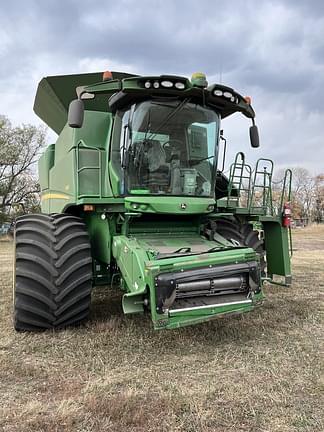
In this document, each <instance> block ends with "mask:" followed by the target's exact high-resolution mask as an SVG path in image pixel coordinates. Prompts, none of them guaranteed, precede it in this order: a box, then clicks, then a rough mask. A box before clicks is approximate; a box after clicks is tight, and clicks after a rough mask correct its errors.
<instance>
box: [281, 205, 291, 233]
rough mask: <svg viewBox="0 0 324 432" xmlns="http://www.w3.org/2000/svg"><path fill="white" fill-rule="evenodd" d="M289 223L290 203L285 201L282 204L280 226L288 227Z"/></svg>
mask: <svg viewBox="0 0 324 432" xmlns="http://www.w3.org/2000/svg"><path fill="white" fill-rule="evenodd" d="M290 223H291V207H290V203H289V202H286V203H285V204H284V206H283V211H282V226H283V227H284V228H288V227H290Z"/></svg>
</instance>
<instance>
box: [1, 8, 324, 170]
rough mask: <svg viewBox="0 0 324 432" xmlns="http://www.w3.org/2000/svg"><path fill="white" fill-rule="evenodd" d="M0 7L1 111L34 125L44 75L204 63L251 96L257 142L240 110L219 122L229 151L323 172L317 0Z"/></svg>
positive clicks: (322, 29)
mask: <svg viewBox="0 0 324 432" xmlns="http://www.w3.org/2000/svg"><path fill="white" fill-rule="evenodd" d="M0 10H1V13H0V114H4V115H6V116H8V117H9V118H10V119H11V120H12V121H13V122H14V123H15V124H17V123H32V124H39V123H40V120H39V119H38V118H37V117H36V115H34V113H33V111H32V106H33V101H34V95H35V92H36V87H37V83H38V82H39V81H40V79H41V78H42V77H43V76H49V75H61V74H70V73H81V72H96V71H101V70H106V69H108V70H115V71H125V72H133V73H136V74H142V75H145V74H165V73H171V74H179V75H184V76H188V77H190V76H191V74H192V72H195V71H202V72H205V73H206V74H207V77H208V81H209V83H212V82H220V81H221V82H222V83H223V84H226V85H229V86H231V87H234V88H235V89H236V90H237V91H238V92H239V93H241V94H243V95H250V96H251V97H252V104H253V107H254V109H255V110H256V114H257V117H256V120H257V124H258V126H259V130H260V138H261V148H260V149H257V150H255V149H250V147H249V141H248V127H249V126H250V122H249V121H248V120H247V119H246V118H244V117H241V116H240V115H239V114H236V115H235V116H233V118H231V119H228V120H225V121H224V123H223V129H224V134H225V136H226V137H227V138H228V147H229V148H230V152H229V158H231V157H232V155H233V154H234V152H236V151H239V150H243V151H245V152H246V153H247V157H248V158H249V159H255V158H256V157H261V156H264V157H271V158H273V159H274V160H275V163H276V165H277V166H279V167H283V166H304V167H306V168H308V169H309V170H310V171H311V173H313V174H317V173H320V172H324V1H323V0H281V1H262V0H251V1H249V0H244V1H240V0H237V1H234V0H233V1H218V0H186V1H185V0H173V1H169V0H163V1H159V0H150V1H147V0H117V1H108V0H106V1H100V0H96V1H90V0H77V1H76V0H64V1H63V0H53V1H52V0H43V1H40V0H38V1H37V0H24V1H19V2H18V1H12V0H11V1H9V0H0ZM54 137H55V135H54V134H53V133H49V140H53V139H54Z"/></svg>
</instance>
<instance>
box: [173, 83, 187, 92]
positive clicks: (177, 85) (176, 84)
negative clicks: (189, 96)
mask: <svg viewBox="0 0 324 432" xmlns="http://www.w3.org/2000/svg"><path fill="white" fill-rule="evenodd" d="M174 86H175V88H177V89H178V90H183V89H184V88H185V85H184V83H182V82H176V83H175V84H174Z"/></svg>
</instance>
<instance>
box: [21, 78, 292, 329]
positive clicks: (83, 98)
mask: <svg viewBox="0 0 324 432" xmlns="http://www.w3.org/2000/svg"><path fill="white" fill-rule="evenodd" d="M75 94H76V95H77V99H75V100H73V99H74V98H75ZM34 109H35V112H36V113H37V114H38V115H39V117H40V118H41V119H43V120H44V121H45V122H46V123H47V124H48V125H49V126H50V127H51V128H52V129H53V130H54V131H55V132H57V133H58V134H59V137H58V139H57V142H56V143H55V144H51V145H49V146H48V148H47V149H46V151H45V152H44V154H43V155H42V156H41V158H40V160H39V176H40V184H41V189H42V213H41V214H35V215H26V216H23V217H21V218H19V219H18V220H17V224H16V233H15V243H16V262H15V289H14V292H15V299H14V303H15V305H14V308H15V328H16V329H17V330H31V331H32V330H39V329H44V328H60V327H66V326H67V325H70V324H77V323H79V322H81V321H82V320H83V319H85V318H86V317H87V316H88V314H89V310H90V301H91V292H92V288H93V287H94V286H98V285H107V286H110V285H112V284H114V285H116V284H117V283H118V285H119V286H120V289H121V290H122V291H123V300H122V302H123V311H124V313H125V314H132V313H141V314H143V313H149V314H150V315H151V318H152V321H153V325H154V328H155V329H172V328H176V327H181V326H185V325H190V324H197V323H200V322H203V321H208V320H210V319H213V318H215V317H217V316H220V315H225V314H229V313H242V312H246V311H250V310H251V309H253V307H254V306H255V305H256V304H258V303H260V301H261V300H262V299H263V293H262V285H263V283H264V281H269V282H273V283H281V284H284V285H289V284H290V283H291V271H290V252H291V236H290V208H289V201H290V183H291V171H290V170H287V171H286V173H285V177H284V179H283V181H282V188H281V190H280V191H279V190H278V185H276V188H275V190H273V188H272V185H273V181H272V172H273V163H272V161H270V160H268V159H260V160H259V161H258V162H257V165H256V167H255V168H254V169H252V167H251V166H250V165H248V164H247V163H246V162H245V156H244V154H243V153H238V155H237V156H236V159H235V161H234V163H233V164H232V165H231V167H230V172H229V176H228V177H227V176H226V175H225V174H224V160H223V162H222V163H221V164H219V163H218V160H219V159H221V157H219V142H220V140H223V141H224V137H223V135H222V131H221V128H220V125H221V120H222V119H223V118H225V117H227V116H229V115H231V114H233V113H236V112H241V113H242V114H243V115H244V116H246V117H247V118H249V119H250V120H251V121H252V126H251V127H250V140H251V145H252V147H258V146H259V138H258V131H257V127H256V126H255V123H254V118H255V113H254V111H253V109H252V107H251V101H250V100H249V99H248V98H244V97H242V96H241V95H240V94H239V93H237V92H236V91H234V90H233V89H232V88H229V87H225V86H223V85H219V84H212V85H210V86H208V83H207V81H206V77H205V76H204V75H203V74H194V75H193V77H192V79H191V80H188V79H187V78H185V77H180V76H149V77H143V76H135V75H134V76H130V75H127V74H124V73H118V72H112V73H104V75H103V78H102V74H83V75H70V76H59V77H48V78H44V79H43V80H42V81H41V82H40V84H39V87H38V91H37V95H36V100H35V106H34ZM224 156H225V153H224ZM277 276H280V277H281V278H279V279H278V277H277Z"/></svg>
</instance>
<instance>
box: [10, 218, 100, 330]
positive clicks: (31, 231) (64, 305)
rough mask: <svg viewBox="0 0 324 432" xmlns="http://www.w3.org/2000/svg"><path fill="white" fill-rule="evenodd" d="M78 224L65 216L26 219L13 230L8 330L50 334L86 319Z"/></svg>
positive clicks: (87, 275) (88, 263) (86, 262)
mask: <svg viewBox="0 0 324 432" xmlns="http://www.w3.org/2000/svg"><path fill="white" fill-rule="evenodd" d="M91 279H92V259H91V251H90V242H89V237H88V233H87V230H86V228H85V225H84V223H83V222H82V220H81V219H80V218H78V217H75V216H72V215H68V214H53V215H46V214H29V215H25V216H22V217H20V218H18V219H17V222H16V230H15V266H14V326H15V329H16V330H20V331H21V330H26V331H34V330H41V329H56V328H61V327H66V326H68V325H74V324H78V323H80V322H81V321H83V320H84V319H85V318H87V316H88V314H89V310H90V301H91V288H92V283H91Z"/></svg>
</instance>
